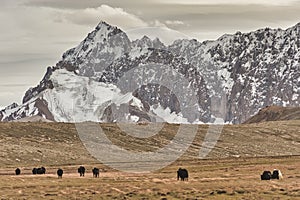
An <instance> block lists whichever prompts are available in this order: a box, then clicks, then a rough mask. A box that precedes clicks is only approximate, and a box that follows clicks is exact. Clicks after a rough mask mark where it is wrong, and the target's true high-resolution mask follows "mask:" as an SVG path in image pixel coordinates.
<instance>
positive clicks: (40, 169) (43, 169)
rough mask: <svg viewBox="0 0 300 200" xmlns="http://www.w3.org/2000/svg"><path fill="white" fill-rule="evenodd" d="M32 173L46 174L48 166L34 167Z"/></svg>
mask: <svg viewBox="0 0 300 200" xmlns="http://www.w3.org/2000/svg"><path fill="white" fill-rule="evenodd" d="M32 174H46V168H45V167H40V168H33V169H32Z"/></svg>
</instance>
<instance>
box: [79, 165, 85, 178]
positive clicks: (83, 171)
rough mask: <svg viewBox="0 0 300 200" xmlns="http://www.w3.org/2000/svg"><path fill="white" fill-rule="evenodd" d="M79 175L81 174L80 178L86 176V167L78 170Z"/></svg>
mask: <svg viewBox="0 0 300 200" xmlns="http://www.w3.org/2000/svg"><path fill="white" fill-rule="evenodd" d="M78 173H79V174H80V176H84V173H85V167H84V166H80V167H79V168H78Z"/></svg>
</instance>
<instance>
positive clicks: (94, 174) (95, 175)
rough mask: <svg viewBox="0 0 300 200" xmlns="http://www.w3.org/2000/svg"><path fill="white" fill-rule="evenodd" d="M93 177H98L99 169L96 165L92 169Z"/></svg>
mask: <svg viewBox="0 0 300 200" xmlns="http://www.w3.org/2000/svg"><path fill="white" fill-rule="evenodd" d="M93 177H95V178H97V177H99V169H98V168H96V167H94V169H93Z"/></svg>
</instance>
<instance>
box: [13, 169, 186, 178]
mask: <svg viewBox="0 0 300 200" xmlns="http://www.w3.org/2000/svg"><path fill="white" fill-rule="evenodd" d="M77 172H78V173H79V176H80V177H84V174H85V167H84V166H80V167H79V168H78V170H77ZM15 173H16V175H20V174H21V170H20V168H17V169H16V170H15ZM56 173H57V176H58V178H62V176H63V174H64V171H63V170H62V169H61V168H59V169H58V170H57V172H56ZM92 173H93V177H94V178H99V174H100V170H99V168H96V167H94V168H93V170H92ZM32 174H46V168H45V167H40V168H33V169H32ZM188 178H189V174H188V171H187V170H186V169H182V168H179V169H178V171H177V180H179V179H180V180H181V181H187V180H188Z"/></svg>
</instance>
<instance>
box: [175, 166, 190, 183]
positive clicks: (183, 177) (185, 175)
mask: <svg viewBox="0 0 300 200" xmlns="http://www.w3.org/2000/svg"><path fill="white" fill-rule="evenodd" d="M179 178H180V180H181V181H185V180H186V181H187V180H188V179H189V174H188V171H187V170H186V169H181V168H179V169H178V171H177V180H179Z"/></svg>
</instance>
